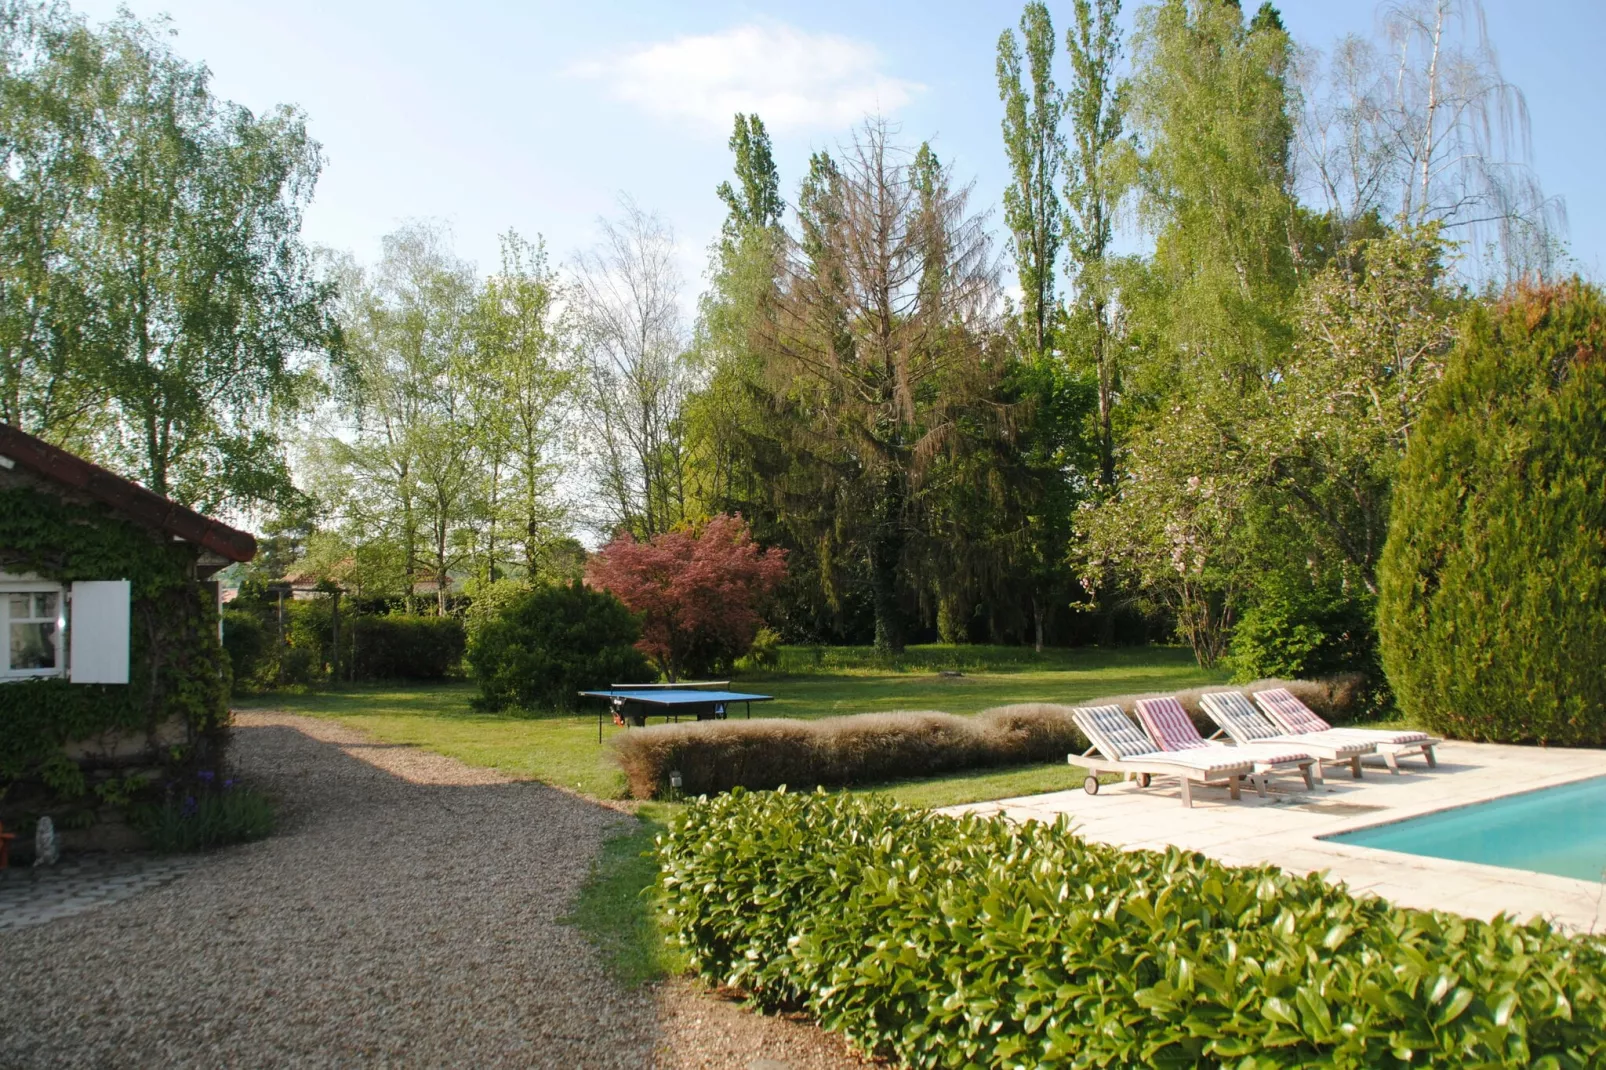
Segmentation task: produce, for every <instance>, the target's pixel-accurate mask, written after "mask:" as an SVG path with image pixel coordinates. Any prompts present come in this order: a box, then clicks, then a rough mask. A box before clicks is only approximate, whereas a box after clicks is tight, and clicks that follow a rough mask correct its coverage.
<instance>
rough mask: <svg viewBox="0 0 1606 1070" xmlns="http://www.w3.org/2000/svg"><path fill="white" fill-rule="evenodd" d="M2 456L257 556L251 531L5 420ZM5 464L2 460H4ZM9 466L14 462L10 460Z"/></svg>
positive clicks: (231, 552)
mask: <svg viewBox="0 0 1606 1070" xmlns="http://www.w3.org/2000/svg"><path fill="white" fill-rule="evenodd" d="M0 458H6V459H9V460H11V461H13V462H15V463H16V465H17V466H19V467H21V468H25V469H27V470H28V471H29V472H32V473H33V474H34V475H37V476H41V477H43V478H45V479H47V480H50V481H52V482H54V483H59V484H60V485H62V486H64V487H68V488H70V489H72V490H76V491H78V492H79V493H81V494H85V495H87V496H89V497H91V498H94V499H96V500H97V501H100V502H103V503H105V504H106V505H109V506H111V507H112V508H113V509H116V510H117V511H118V512H120V513H122V514H123V515H125V516H127V517H128V518H129V519H131V520H134V521H136V522H138V523H141V524H144V525H145V526H147V527H151V528H155V529H156V530H157V531H161V532H165V533H167V534H169V535H174V536H177V537H178V538H180V539H184V540H185V541H187V542H193V543H195V544H196V545H198V546H203V547H205V548H206V549H208V550H211V551H212V552H213V553H216V554H219V555H221V556H223V557H226V558H228V559H229V560H230V561H249V560H251V559H252V558H253V557H255V556H256V552H257V541H256V539H255V538H254V537H253V536H252V535H251V534H250V533H249V532H245V531H240V530H238V529H236V528H231V527H229V526H228V525H227V524H224V523H221V522H219V521H216V520H213V519H212V518H211V517H206V516H202V515H201V514H200V513H197V512H196V511H195V510H193V509H187V508H185V507H184V506H182V505H180V504H178V503H177V502H172V501H168V500H167V499H166V498H164V497H162V496H161V495H160V494H156V493H154V492H153V491H149V490H146V489H145V488H144V487H142V486H140V485H139V484H138V483H133V482H130V481H129V480H126V479H124V478H123V477H122V476H119V475H114V474H112V473H111V472H108V471H106V469H104V468H102V467H100V466H99V465H95V464H90V463H89V462H88V461H86V460H84V459H83V458H82V457H76V456H74V455H73V454H71V453H68V452H67V451H66V450H64V449H60V448H59V447H56V446H52V445H51V444H50V443H48V442H44V441H41V440H40V439H37V438H34V437H33V436H32V435H30V434H27V433H25V432H22V431H18V430H17V429H16V428H15V427H12V426H10V425H9V424H0ZM0 463H3V462H0ZM5 467H7V468H10V467H11V465H5Z"/></svg>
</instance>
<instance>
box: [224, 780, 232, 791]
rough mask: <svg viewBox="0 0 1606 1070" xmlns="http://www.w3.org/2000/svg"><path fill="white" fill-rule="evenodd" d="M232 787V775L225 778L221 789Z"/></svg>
mask: <svg viewBox="0 0 1606 1070" xmlns="http://www.w3.org/2000/svg"><path fill="white" fill-rule="evenodd" d="M232 787H234V778H233V777H230V778H229V779H227V780H225V781H224V782H223V790H224V791H228V790H229V789H230V788H232Z"/></svg>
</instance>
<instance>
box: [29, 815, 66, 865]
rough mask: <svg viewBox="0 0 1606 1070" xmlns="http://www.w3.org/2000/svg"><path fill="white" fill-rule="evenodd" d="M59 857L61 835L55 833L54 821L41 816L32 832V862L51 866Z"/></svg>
mask: <svg viewBox="0 0 1606 1070" xmlns="http://www.w3.org/2000/svg"><path fill="white" fill-rule="evenodd" d="M60 859H61V837H60V836H57V835H56V823H55V822H54V821H52V820H50V818H48V817H41V818H40V819H39V824H38V826H37V827H35V829H34V833H33V864H34V865H36V866H53V865H55V864H56V863H57V862H58V861H60Z"/></svg>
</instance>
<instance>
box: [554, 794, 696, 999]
mask: <svg viewBox="0 0 1606 1070" xmlns="http://www.w3.org/2000/svg"><path fill="white" fill-rule="evenodd" d="M674 809H675V808H674V807H673V806H671V805H669V804H665V803H647V804H645V805H643V806H642V807H641V809H639V810H638V811H636V822H635V823H634V824H633V825H632V826H631V827H630V828H629V829H628V830H627V831H625V832H623V833H621V834H620V835H617V836H614V837H613V838H611V839H609V840H607V841H606V842H605V843H603V845H602V851H601V853H600V854H598V856H597V857H596V859H595V860H594V861H593V862H592V864H591V873H590V875H589V877H588V878H587V879H586V883H585V886H584V887H583V888H582V889H581V891H580V894H579V895H578V896H577V897H576V898H575V902H574V906H573V908H572V909H571V910H570V912H569V915H568V917H566V918H564V919H563V920H564V921H565V922H567V923H568V924H570V925H573V926H574V927H575V928H577V929H579V930H580V931H581V932H582V933H584V934H585V935H586V938H587V939H588V940H590V941H591V944H592V946H594V947H595V948H596V949H597V951H598V952H599V953H600V954H601V955H602V962H603V966H604V967H605V968H606V969H607V970H608V972H609V974H610V975H612V976H613V978H614V979H615V980H616V981H618V982H619V983H620V984H622V985H624V986H625V987H627V988H635V987H637V986H639V985H642V984H645V983H647V982H648V981H654V980H657V979H658V978H660V977H664V976H668V975H669V974H673V973H679V972H680V971H681V968H682V965H683V964H682V963H681V961H680V957H679V956H678V955H677V954H676V952H675V951H674V949H672V948H671V947H670V946H669V945H668V943H667V942H666V941H665V940H664V935H663V930H662V927H661V926H660V924H659V917H658V911H657V910H656V908H655V906H654V904H653V902H652V900H651V898H650V895H649V891H650V889H651V888H652V886H653V883H654V881H655V880H656V879H657V876H658V869H657V866H656V865H655V864H654V863H653V860H652V858H651V857H650V855H649V853H648V852H650V851H651V850H652V847H653V837H655V836H657V835H658V833H660V832H662V831H663V830H664V827H665V825H666V823H667V822H668V820H669V818H670V817H671V816H672V814H673V812H674Z"/></svg>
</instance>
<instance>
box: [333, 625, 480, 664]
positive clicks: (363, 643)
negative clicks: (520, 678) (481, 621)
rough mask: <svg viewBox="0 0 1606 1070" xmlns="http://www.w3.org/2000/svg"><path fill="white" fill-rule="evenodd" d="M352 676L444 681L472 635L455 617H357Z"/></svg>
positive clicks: (353, 639) (352, 631) (354, 628)
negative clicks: (469, 634) (467, 632)
mask: <svg viewBox="0 0 1606 1070" xmlns="http://www.w3.org/2000/svg"><path fill="white" fill-rule="evenodd" d="M342 627H343V628H345V627H349V628H350V629H351V638H352V645H351V652H350V658H351V662H352V669H353V674H354V675H355V676H356V677H357V678H358V679H359V680H444V679H445V678H446V677H447V676H448V675H449V674H450V673H452V672H454V671H455V670H456V669H457V667H458V664H459V663H460V662H461V661H462V660H463V651H464V648H465V646H466V644H467V641H468V640H467V635H466V633H465V632H464V630H463V622H462V621H460V620H458V619H457V618H456V617H425V616H419V615H415V614H403V613H393V614H389V615H387V616H382V617H367V616H364V617H353V618H351V619H350V621H349V622H345V621H343V622H342Z"/></svg>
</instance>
